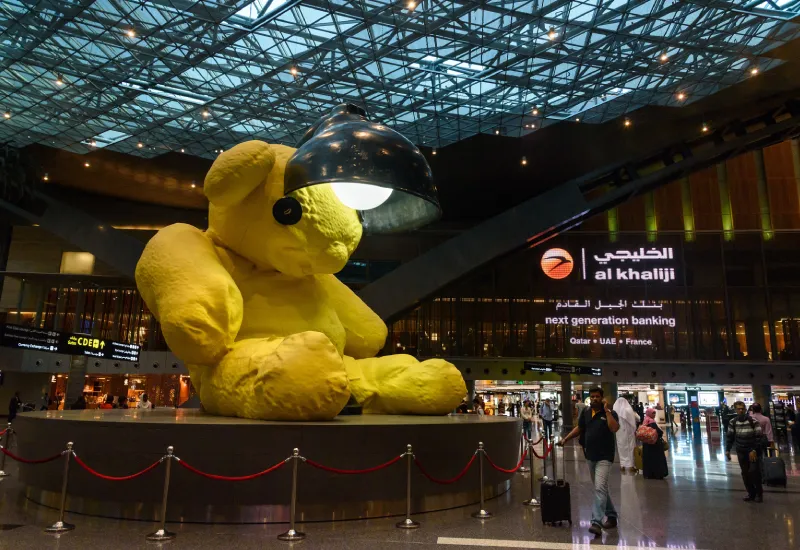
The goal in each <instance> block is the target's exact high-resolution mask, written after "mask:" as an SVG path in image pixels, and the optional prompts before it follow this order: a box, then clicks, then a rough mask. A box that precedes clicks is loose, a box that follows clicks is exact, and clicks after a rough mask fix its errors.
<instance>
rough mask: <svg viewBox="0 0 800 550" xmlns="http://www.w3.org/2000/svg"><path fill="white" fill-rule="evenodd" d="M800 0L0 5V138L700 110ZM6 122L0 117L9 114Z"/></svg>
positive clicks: (437, 130) (92, 138)
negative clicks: (327, 116)
mask: <svg viewBox="0 0 800 550" xmlns="http://www.w3.org/2000/svg"><path fill="white" fill-rule="evenodd" d="M798 12H800V0H769V1H766V2H764V1H761V0H758V1H752V0H751V1H736V0H733V1H724V0H694V1H678V0H645V1H642V0H629V1H626V0H574V1H563V0H539V1H531V0H520V1H508V0H479V1H478V0H476V1H467V0H457V1H451V0H422V2H418V3H409V1H408V0H403V1H402V2H387V1H383V0H351V1H348V0H302V1H298V0H219V1H213V0H147V1H143V0H137V1H129V0H97V1H93V0H2V1H0V53H2V57H1V58H0V112H5V115H6V116H4V117H3V118H1V119H0V142H4V141H7V142H11V143H13V144H14V145H16V146H24V145H27V144H30V143H36V142H38V143H43V144H47V145H51V146H55V147H60V148H64V149H68V150H70V151H75V152H87V151H91V150H92V149H93V148H95V147H98V148H99V147H106V148H108V149H111V150H115V151H121V152H126V153H133V154H138V155H142V156H155V155H159V154H161V153H164V152H166V151H169V150H177V151H180V150H183V151H185V152H186V153H191V154H194V155H200V156H204V157H213V156H215V155H216V153H217V151H218V150H219V149H220V148H223V149H224V148H228V147H231V146H232V145H234V144H236V143H238V142H241V141H244V140H247V139H251V138H258V139H263V140H267V141H271V142H280V143H287V144H290V145H294V144H295V143H296V142H297V140H298V139H299V138H300V136H301V135H302V133H303V132H304V130H305V129H306V128H307V127H308V126H309V125H310V124H311V123H312V122H313V121H314V120H316V118H317V117H318V115H319V114H320V113H321V112H323V111H327V110H328V109H329V108H330V107H331V106H333V105H335V104H338V103H343V102H353V103H357V104H359V105H363V106H365V107H366V108H367V110H368V111H369V112H370V114H371V116H372V118H373V119H375V120H380V121H383V122H385V123H387V124H389V125H391V126H393V127H394V128H396V129H398V130H399V131H401V132H403V133H404V134H405V135H406V136H407V137H408V138H409V139H411V140H412V141H414V142H416V143H418V144H421V145H427V146H435V147H442V146H445V145H447V144H450V143H453V142H456V141H458V140H461V139H464V138H467V137H469V136H472V135H474V134H477V133H501V134H505V135H511V136H521V135H526V134H529V133H531V132H535V131H537V130H538V129H539V128H540V127H542V126H546V125H549V124H555V123H558V122H559V121H562V120H576V119H579V120H580V122H581V123H600V122H604V121H607V120H609V119H614V118H617V117H620V116H622V115H625V114H626V113H632V112H633V111H635V110H636V109H638V108H640V107H642V106H645V105H654V104H655V105H673V106H678V105H681V104H686V103H690V102H692V101H696V100H698V99H700V98H702V97H704V96H707V95H709V94H713V93H714V92H716V91H717V90H720V89H721V88H725V87H727V86H730V85H732V84H734V83H736V82H738V81H740V80H743V79H745V78H752V77H757V76H758V75H757V74H754V73H755V72H758V73H760V72H763V71H766V70H769V69H770V68H772V67H774V66H776V65H777V64H779V63H780V61H779V60H775V59H771V58H770V57H768V56H767V55H765V54H766V52H768V51H769V50H771V49H773V48H775V47H777V46H779V45H781V44H783V43H785V42H786V41H788V40H791V39H793V38H795V37H796V36H797V33H798V24H796V23H794V22H792V18H794V17H796V16H797V14H798ZM8 115H10V117H8Z"/></svg>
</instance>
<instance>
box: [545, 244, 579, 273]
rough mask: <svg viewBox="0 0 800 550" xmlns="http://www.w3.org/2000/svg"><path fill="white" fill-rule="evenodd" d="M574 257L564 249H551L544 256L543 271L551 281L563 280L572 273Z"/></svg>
mask: <svg viewBox="0 0 800 550" xmlns="http://www.w3.org/2000/svg"><path fill="white" fill-rule="evenodd" d="M573 265H574V262H573V261H572V255H571V254H570V253H569V252H567V251H566V250H564V249H563V248H551V249H550V250H548V251H547V252H545V253H544V254H543V255H542V271H544V274H545V275H547V276H548V277H550V278H551V279H563V278H564V277H566V276H568V275H569V274H570V273H572V266H573Z"/></svg>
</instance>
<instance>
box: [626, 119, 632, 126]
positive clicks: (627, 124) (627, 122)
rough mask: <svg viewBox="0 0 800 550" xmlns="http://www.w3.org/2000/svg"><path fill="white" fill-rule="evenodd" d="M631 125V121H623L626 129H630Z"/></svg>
mask: <svg viewBox="0 0 800 550" xmlns="http://www.w3.org/2000/svg"><path fill="white" fill-rule="evenodd" d="M631 124H632V122H631V119H629V118H626V119H625V127H626V128H628V127H630V125H631Z"/></svg>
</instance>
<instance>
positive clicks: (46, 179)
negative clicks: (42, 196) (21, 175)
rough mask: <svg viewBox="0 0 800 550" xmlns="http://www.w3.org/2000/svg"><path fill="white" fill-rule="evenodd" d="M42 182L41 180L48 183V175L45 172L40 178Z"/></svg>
mask: <svg viewBox="0 0 800 550" xmlns="http://www.w3.org/2000/svg"><path fill="white" fill-rule="evenodd" d="M42 180H43V181H50V174H48V173H47V172H45V174H44V176H42Z"/></svg>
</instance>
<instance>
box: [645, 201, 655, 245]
mask: <svg viewBox="0 0 800 550" xmlns="http://www.w3.org/2000/svg"><path fill="white" fill-rule="evenodd" d="M644 223H645V228H646V230H647V241H648V242H654V241H655V240H656V239H657V238H658V217H657V216H656V197H655V194H654V193H653V191H650V192H649V193H645V195H644Z"/></svg>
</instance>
